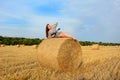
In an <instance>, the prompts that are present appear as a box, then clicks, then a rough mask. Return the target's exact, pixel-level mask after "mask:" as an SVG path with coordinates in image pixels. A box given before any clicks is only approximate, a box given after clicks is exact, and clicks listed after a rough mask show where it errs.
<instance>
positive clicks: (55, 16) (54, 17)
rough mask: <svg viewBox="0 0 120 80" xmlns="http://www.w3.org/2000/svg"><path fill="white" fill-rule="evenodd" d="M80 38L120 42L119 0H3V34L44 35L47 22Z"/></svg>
mask: <svg viewBox="0 0 120 80" xmlns="http://www.w3.org/2000/svg"><path fill="white" fill-rule="evenodd" d="M56 22H58V26H57V27H58V28H61V30H60V31H62V32H65V33H67V34H70V35H72V36H74V37H75V38H76V39H78V40H79V41H95V42H113V43H120V0H0V35H1V36H8V37H25V38H41V39H43V38H45V26H46V24H48V23H49V24H54V23H56Z"/></svg>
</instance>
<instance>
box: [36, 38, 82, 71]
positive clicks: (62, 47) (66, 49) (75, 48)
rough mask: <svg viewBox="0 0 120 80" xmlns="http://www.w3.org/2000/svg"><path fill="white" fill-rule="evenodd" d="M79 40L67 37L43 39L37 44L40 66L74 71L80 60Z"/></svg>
mask: <svg viewBox="0 0 120 80" xmlns="http://www.w3.org/2000/svg"><path fill="white" fill-rule="evenodd" d="M81 57H82V51H81V46H80V44H79V42H77V41H74V40H73V39H69V38H52V39H45V40H43V41H42V42H41V43H40V45H39V46H38V60H39V63H40V65H41V66H44V67H47V68H52V69H56V70H60V71H65V72H66V71H69V72H71V71H75V70H77V69H78V67H79V65H80V64H81V62H82V58H81Z"/></svg>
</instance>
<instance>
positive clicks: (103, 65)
mask: <svg viewBox="0 0 120 80" xmlns="http://www.w3.org/2000/svg"><path fill="white" fill-rule="evenodd" d="M81 48H82V63H81V65H80V67H79V69H78V70H77V71H76V72H74V73H65V72H60V71H56V70H49V69H47V68H43V67H41V66H40V65H39V62H38V60H37V54H36V53H37V49H36V48H35V46H20V47H18V46H5V47H0V80H120V46H100V49H99V50H93V49H92V48H91V46H82V47H81Z"/></svg>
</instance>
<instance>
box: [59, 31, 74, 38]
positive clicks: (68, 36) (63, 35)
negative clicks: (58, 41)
mask: <svg viewBox="0 0 120 80" xmlns="http://www.w3.org/2000/svg"><path fill="white" fill-rule="evenodd" d="M59 37H60V38H72V39H74V40H76V39H75V38H74V37H72V36H71V35H69V34H66V33H64V32H62V33H60V35H59Z"/></svg>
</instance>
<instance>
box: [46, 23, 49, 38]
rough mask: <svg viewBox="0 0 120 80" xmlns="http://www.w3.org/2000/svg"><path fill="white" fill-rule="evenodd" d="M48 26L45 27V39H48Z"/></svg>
mask: <svg viewBox="0 0 120 80" xmlns="http://www.w3.org/2000/svg"><path fill="white" fill-rule="evenodd" d="M48 25H49V24H47V25H46V37H47V38H48V31H49V29H48Z"/></svg>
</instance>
